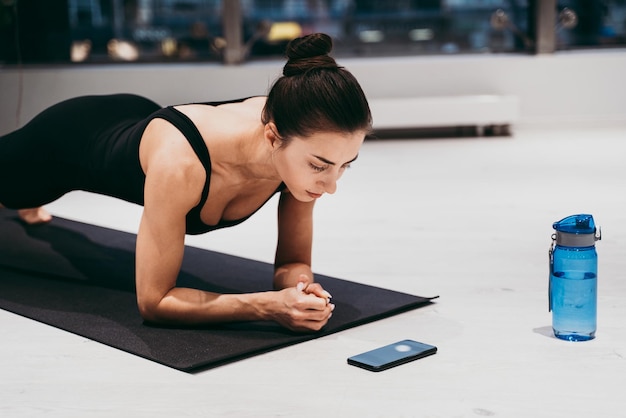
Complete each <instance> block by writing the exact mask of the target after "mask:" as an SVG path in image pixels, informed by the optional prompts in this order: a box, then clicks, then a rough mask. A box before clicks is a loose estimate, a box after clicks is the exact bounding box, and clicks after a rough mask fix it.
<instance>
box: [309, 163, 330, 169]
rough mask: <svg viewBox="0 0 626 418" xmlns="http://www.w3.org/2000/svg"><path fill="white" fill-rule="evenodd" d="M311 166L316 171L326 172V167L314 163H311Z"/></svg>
mask: <svg viewBox="0 0 626 418" xmlns="http://www.w3.org/2000/svg"><path fill="white" fill-rule="evenodd" d="M309 165H310V166H311V168H312V169H313V170H315V171H324V170H326V166H320V165H315V164H313V163H309Z"/></svg>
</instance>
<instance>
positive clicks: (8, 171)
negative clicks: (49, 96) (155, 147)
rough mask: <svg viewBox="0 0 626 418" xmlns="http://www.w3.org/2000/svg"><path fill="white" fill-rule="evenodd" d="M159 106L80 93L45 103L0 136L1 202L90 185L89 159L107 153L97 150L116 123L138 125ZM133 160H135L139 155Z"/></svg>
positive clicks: (45, 197)
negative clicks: (35, 112)
mask: <svg viewBox="0 0 626 418" xmlns="http://www.w3.org/2000/svg"><path fill="white" fill-rule="evenodd" d="M158 109H160V106H159V105H157V104H156V103H154V102H152V101H150V100H148V99H145V98H143V97H140V96H135V95H130V94H115V95H109V96H84V97H78V98H74V99H69V100H66V101H63V102H61V103H58V104H56V105H54V106H51V107H49V108H48V109H46V110H44V111H43V112H41V113H40V114H39V115H37V116H36V117H35V118H33V119H32V120H31V121H30V122H28V123H27V124H26V125H25V126H23V127H22V128H20V129H18V130H16V131H14V132H12V133H9V134H7V135H4V136H2V137H0V203H1V204H3V205H4V206H6V207H9V208H16V209H17V208H30V207H37V206H41V205H43V204H45V203H49V202H51V201H53V200H55V199H57V198H59V197H60V196H62V195H63V194H65V193H67V192H69V191H71V190H89V189H90V184H88V183H86V182H88V181H89V175H90V172H92V171H93V167H92V165H93V161H94V159H96V160H97V159H103V158H107V156H106V155H104V156H101V154H106V153H107V152H108V151H109V148H110V144H109V143H108V142H107V141H108V138H110V137H113V136H114V134H115V131H116V129H117V127H119V126H121V125H122V124H123V125H124V126H128V125H129V124H138V123H140V122H141V121H142V120H145V119H146V118H147V117H148V116H149V115H150V114H151V113H153V112H154V111H156V110H158ZM144 128H145V126H144ZM139 136H140V135H139ZM139 139H140V138H133V139H132V140H133V141H137V149H136V150H134V149H130V148H131V147H129V150H128V151H125V152H126V153H127V154H130V153H132V152H136V151H138V141H139ZM133 159H134V160H135V161H136V164H138V160H139V156H138V154H137V155H130V156H129V158H128V160H130V161H132V160H133Z"/></svg>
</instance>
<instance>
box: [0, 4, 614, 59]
mask: <svg viewBox="0 0 626 418" xmlns="http://www.w3.org/2000/svg"><path fill="white" fill-rule="evenodd" d="M312 32H325V33H328V34H330V35H332V36H333V37H334V38H335V40H336V45H335V56H339V57H359V56H367V57H385V56H406V55H436V54H489V53H491V54H494V53H495V54H499V53H537V52H552V51H558V50H572V49H580V48H612V47H623V46H624V45H626V0H544V1H539V0H535V1H533V0H387V1H374V0H223V1H220V0H0V63H3V64H16V63H36V64H68V63H72V64H77V65H78V64H88V63H122V62H133V61H134V62H171V61H217V62H224V63H226V64H236V63H241V62H243V61H246V60H255V59H259V58H268V57H274V56H276V57H280V56H281V55H282V53H283V51H284V47H285V45H286V43H287V42H288V41H289V40H290V39H292V38H294V37H297V36H300V35H304V34H308V33H312Z"/></svg>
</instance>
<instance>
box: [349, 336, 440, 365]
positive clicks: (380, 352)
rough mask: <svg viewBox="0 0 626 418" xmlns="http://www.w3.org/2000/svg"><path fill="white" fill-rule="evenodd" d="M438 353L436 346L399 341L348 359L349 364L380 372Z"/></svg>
mask: <svg viewBox="0 0 626 418" xmlns="http://www.w3.org/2000/svg"><path fill="white" fill-rule="evenodd" d="M436 352H437V347H435V346H434V345H429V344H424V343H420V342H417V341H413V340H403V341H398V342H397V343H394V344H389V345H386V346H384V347H379V348H376V349H374V350H371V351H366V352H365V353H361V354H357V355H356V356H352V357H349V358H348V364H351V365H353V366H357V367H362V368H364V369H367V370H370V371H373V372H379V371H382V370H386V369H389V368H391V367H395V366H399V365H400V364H404V363H408V362H409V361H413V360H417V359H419V358H422V357H426V356H430V355H432V354H435V353H436Z"/></svg>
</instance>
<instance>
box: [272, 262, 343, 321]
mask: <svg viewBox="0 0 626 418" xmlns="http://www.w3.org/2000/svg"><path fill="white" fill-rule="evenodd" d="M279 294H280V295H281V302H282V308H283V309H281V310H280V311H279V312H278V313H277V317H276V318H275V320H276V322H278V323H279V324H280V325H282V326H284V327H286V328H288V329H290V330H292V331H319V330H320V329H322V327H323V326H324V325H326V323H327V322H328V320H329V319H330V317H331V316H332V312H333V310H334V309H335V305H334V304H332V303H331V298H332V297H331V295H330V293H328V292H327V291H326V290H324V288H323V287H322V286H321V285H320V284H319V283H311V281H310V279H309V278H308V277H307V276H306V275H305V274H301V275H300V277H299V281H298V283H297V284H296V286H294V287H289V288H286V289H283V290H281V291H280V292H279Z"/></svg>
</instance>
